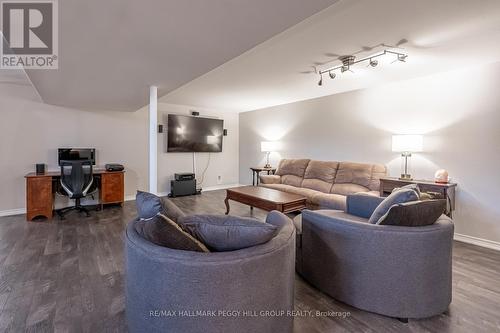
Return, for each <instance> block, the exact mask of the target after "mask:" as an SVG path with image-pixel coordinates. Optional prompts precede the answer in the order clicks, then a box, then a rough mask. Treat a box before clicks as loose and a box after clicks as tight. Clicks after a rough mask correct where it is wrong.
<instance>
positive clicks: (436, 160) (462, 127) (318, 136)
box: [240, 63, 500, 242]
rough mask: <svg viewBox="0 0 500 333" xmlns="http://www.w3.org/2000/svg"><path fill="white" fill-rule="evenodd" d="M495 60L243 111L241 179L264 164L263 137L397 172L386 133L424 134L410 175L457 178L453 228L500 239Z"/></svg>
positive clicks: (293, 150) (499, 104) (298, 152)
mask: <svg viewBox="0 0 500 333" xmlns="http://www.w3.org/2000/svg"><path fill="white" fill-rule="evenodd" d="M499 86H500V63H495V64H491V65H485V66H479V67H473V68H468V69H464V70H460V71H454V72H448V73H440V74H435V75H432V76H427V77H422V78H417V79H412V80H407V81H401V82H394V83H391V84H387V85H384V86H380V87H377V88H372V89H366V90H359V91H353V92H348V93H343V94H338V95H332V96H327V97H322V98H317V99H313V100H308V101H303V102H298V103H292V104H287V105H282V106H277V107H272V108H267V109H263V110H259V111H253V112H246V113H241V114H240V183H250V182H251V174H250V172H249V169H248V168H249V167H250V166H253V165H262V164H263V163H264V159H265V155H264V154H263V153H261V152H260V141H263V140H279V141H281V142H282V145H283V149H282V151H281V152H280V154H273V155H272V156H271V157H272V160H273V164H274V165H276V163H277V160H278V159H279V158H280V157H305V158H312V159H320V160H350V161H359V162H379V163H384V164H386V165H388V167H389V171H390V175H392V176H397V175H398V174H399V173H400V164H401V162H400V157H399V156H398V155H397V154H396V153H392V152H391V135H392V134H393V133H396V134H398V133H401V134H407V133H408V134H411V133H413V134H424V149H425V152H423V153H420V154H416V155H415V156H414V158H413V161H412V164H413V170H412V171H413V172H412V173H413V175H414V176H415V177H416V178H426V179H432V177H433V175H434V172H435V171H436V170H437V169H439V168H445V169H447V170H448V171H449V173H450V176H451V177H452V178H453V181H455V182H457V183H458V192H457V198H456V199H457V210H456V212H455V214H454V220H455V225H456V230H455V231H456V232H457V233H459V234H465V235H469V236H473V237H479V238H482V239H487V240H492V241H496V242H500V205H499V203H498V200H499V199H500V174H499V170H500V94H499V93H498V87H499Z"/></svg>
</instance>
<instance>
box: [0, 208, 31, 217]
mask: <svg viewBox="0 0 500 333" xmlns="http://www.w3.org/2000/svg"><path fill="white" fill-rule="evenodd" d="M19 214H26V208H18V209H8V210H0V216H11V215H19Z"/></svg>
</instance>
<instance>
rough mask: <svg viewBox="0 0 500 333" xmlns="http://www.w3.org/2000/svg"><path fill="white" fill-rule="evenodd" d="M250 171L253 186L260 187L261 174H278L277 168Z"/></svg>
mask: <svg viewBox="0 0 500 333" xmlns="http://www.w3.org/2000/svg"><path fill="white" fill-rule="evenodd" d="M250 170H252V185H253V186H258V185H259V174H260V173H261V172H263V171H264V172H266V171H267V174H268V175H270V174H271V173H272V174H273V175H274V173H275V172H276V168H273V167H271V168H265V167H251V168H250Z"/></svg>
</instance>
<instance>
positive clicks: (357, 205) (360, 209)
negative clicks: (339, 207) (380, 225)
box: [346, 193, 384, 218]
mask: <svg viewBox="0 0 500 333" xmlns="http://www.w3.org/2000/svg"><path fill="white" fill-rule="evenodd" d="M383 200H384V198H382V197H378V196H374V195H371V194H364V193H356V194H350V195H348V196H347V200H346V212H347V213H348V214H352V215H356V216H359V217H364V218H370V216H371V215H372V214H373V211H374V210H375V208H377V206H378V205H379V204H380V203H381V202H382V201H383Z"/></svg>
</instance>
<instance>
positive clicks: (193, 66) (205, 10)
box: [28, 0, 337, 111]
mask: <svg viewBox="0 0 500 333" xmlns="http://www.w3.org/2000/svg"><path fill="white" fill-rule="evenodd" d="M335 1H337V0H307V1H305V0H272V1H269V0H209V1H208V0H189V1H181V0H177V1H174V0H141V1H139V0H106V1H103V0H84V1H82V0H64V1H59V34H60V37H59V38H60V40H59V47H60V50H59V69H58V70H29V71H28V75H29V76H30V78H31V80H32V81H33V84H34V86H35V88H36V89H37V90H38V92H39V94H40V96H41V97H42V99H43V100H44V102H46V103H50V104H55V105H61V106H67V107H75V108H82V109H109V110H129V111H135V110H137V109H139V108H140V107H142V106H144V105H145V104H146V103H147V96H148V91H149V90H148V86H150V85H157V86H158V87H159V89H160V91H159V94H160V96H161V95H162V94H165V93H167V92H169V91H171V90H173V89H175V88H178V87H179V86H181V85H183V84H185V83H187V82H189V81H191V80H192V79H194V78H196V77H198V76H200V75H202V74H204V73H206V72H208V71H210V70H212V69H214V68H215V67H217V66H219V65H221V64H223V63H225V62H226V61H228V60H230V59H232V58H234V57H236V56H238V55H240V54H242V53H243V52H245V51H247V50H249V49H251V48H252V47H254V46H256V45H258V44H259V43H261V42H264V41H265V40H267V39H269V38H271V37H272V36H274V35H276V34H278V33H280V32H282V31H284V30H286V29H287V28H289V27H291V26H293V25H295V24H297V23H299V22H300V21H302V20H304V19H305V18H307V17H309V16H310V15H312V14H314V13H317V12H318V11H320V10H322V9H324V8H326V7H328V6H329V5H331V4H333V3H334V2H335Z"/></svg>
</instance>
